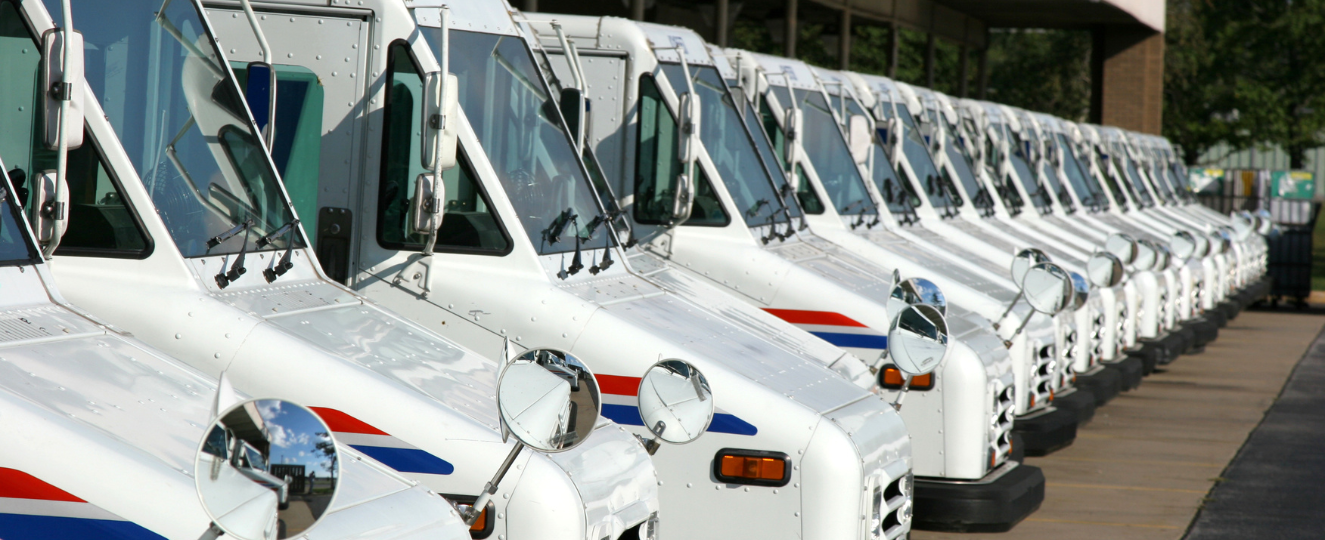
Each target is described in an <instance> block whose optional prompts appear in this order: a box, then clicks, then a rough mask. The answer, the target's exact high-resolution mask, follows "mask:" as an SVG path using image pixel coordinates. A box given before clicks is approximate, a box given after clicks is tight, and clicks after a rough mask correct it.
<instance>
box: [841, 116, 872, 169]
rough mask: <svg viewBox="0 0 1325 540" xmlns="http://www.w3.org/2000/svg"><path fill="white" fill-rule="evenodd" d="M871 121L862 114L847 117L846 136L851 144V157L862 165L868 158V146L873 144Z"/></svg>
mask: <svg viewBox="0 0 1325 540" xmlns="http://www.w3.org/2000/svg"><path fill="white" fill-rule="evenodd" d="M872 123H873V122H871V121H870V120H869V119H868V118H865V115H863V114H853V115H851V117H850V118H848V119H847V137H848V139H849V142H850V145H851V158H852V159H854V160H856V164H857V165H864V164H865V162H867V161H869V159H870V146H872V145H873V144H874V141H873V140H872V138H871V135H872V132H873V131H874V130H873V129H871V124H872Z"/></svg>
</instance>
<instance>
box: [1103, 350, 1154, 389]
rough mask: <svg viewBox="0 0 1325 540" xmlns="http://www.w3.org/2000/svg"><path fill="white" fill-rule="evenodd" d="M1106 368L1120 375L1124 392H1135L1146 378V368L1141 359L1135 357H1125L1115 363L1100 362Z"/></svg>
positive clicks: (1120, 382)
mask: <svg viewBox="0 0 1325 540" xmlns="http://www.w3.org/2000/svg"><path fill="white" fill-rule="evenodd" d="M1100 363H1101V364H1103V365H1104V367H1107V368H1109V369H1110V370H1112V371H1114V372H1116V373H1118V377H1119V384H1121V385H1122V390H1123V391H1128V390H1135V389H1136V388H1137V387H1139V386H1141V380H1142V379H1144V378H1145V376H1146V366H1145V364H1144V363H1143V362H1142V361H1141V359H1140V358H1137V357H1134V356H1127V357H1123V359H1122V360H1118V361H1115V362H1108V361H1105V362H1100Z"/></svg>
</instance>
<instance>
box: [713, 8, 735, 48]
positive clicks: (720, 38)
mask: <svg viewBox="0 0 1325 540" xmlns="http://www.w3.org/2000/svg"><path fill="white" fill-rule="evenodd" d="M716 7H717V9H715V10H714V11H717V21H716V22H715V24H716V25H717V27H718V31H717V32H715V33H714V37H715V38H717V42H718V46H719V47H726V46H727V27H728V26H730V25H731V22H730V18H731V11H730V6H729V5H728V2H727V0H718V1H717V6H716Z"/></svg>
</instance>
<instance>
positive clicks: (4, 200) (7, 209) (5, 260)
mask: <svg viewBox="0 0 1325 540" xmlns="http://www.w3.org/2000/svg"><path fill="white" fill-rule="evenodd" d="M2 165H3V164H0V170H4V169H3V166H2ZM20 215H22V211H20V210H19V208H18V197H16V196H14V194H13V192H11V191H10V190H9V183H8V182H5V181H0V266H6V265H11V264H34V263H36V262H37V251H36V249H35V248H34V247H33V246H32V244H31V243H30V242H28V235H26V234H24V233H23V229H22V227H23V225H22V224H21V223H19V221H18V220H19V217H18V216H20Z"/></svg>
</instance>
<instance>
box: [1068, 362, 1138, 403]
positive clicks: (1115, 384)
mask: <svg viewBox="0 0 1325 540" xmlns="http://www.w3.org/2000/svg"><path fill="white" fill-rule="evenodd" d="M1136 378H1137V382H1138V383H1139V382H1141V370H1140V368H1138V369H1137V373H1136ZM1075 385H1076V387H1077V388H1080V389H1082V390H1086V391H1089V392H1090V393H1091V395H1093V396H1095V406H1096V407H1103V406H1104V404H1105V403H1108V402H1110V401H1112V400H1113V398H1115V397H1118V394H1119V393H1121V392H1122V391H1123V376H1122V374H1121V373H1119V372H1118V370H1117V369H1116V368H1114V367H1113V366H1108V365H1106V366H1104V369H1101V370H1099V371H1096V372H1095V373H1092V374H1090V375H1077V381H1076V383H1075Z"/></svg>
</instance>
